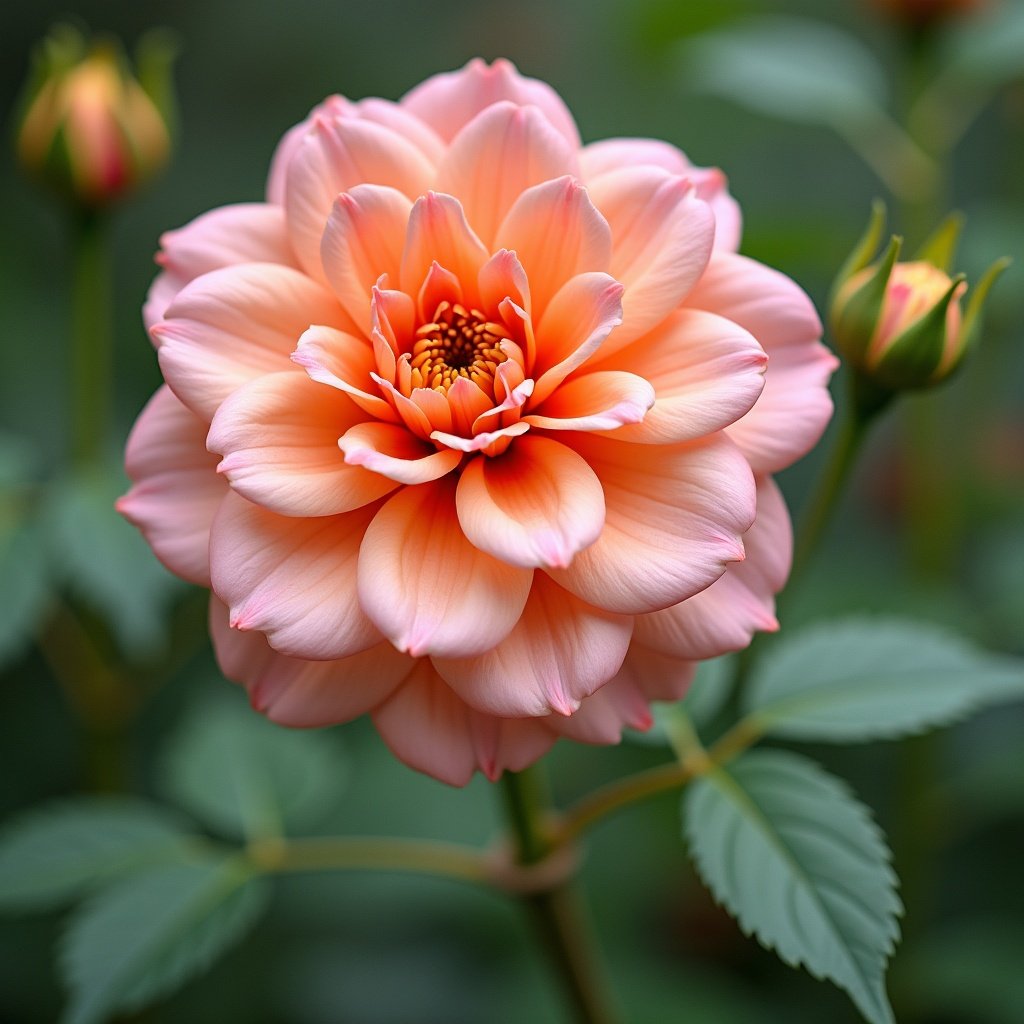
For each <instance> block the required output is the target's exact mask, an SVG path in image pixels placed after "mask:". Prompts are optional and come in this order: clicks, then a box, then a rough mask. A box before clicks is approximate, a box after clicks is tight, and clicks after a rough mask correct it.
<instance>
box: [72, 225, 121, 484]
mask: <svg viewBox="0 0 1024 1024" xmlns="http://www.w3.org/2000/svg"><path fill="white" fill-rule="evenodd" d="M73 245H74V256H73V259H74V267H73V272H72V273H73V277H72V287H71V305H72V308H71V318H72V325H71V338H72V350H71V372H72V389H73V394H72V402H71V408H72V422H71V430H72V456H73V458H74V461H75V464H76V465H79V466H81V465H91V464H93V463H95V462H96V461H98V459H99V458H100V456H101V455H102V453H103V445H104V442H105V440H106V436H107V427H108V420H109V415H110V392H111V386H110V383H111V382H110V377H111V362H112V357H111V293H110V288H111V274H110V253H109V249H108V245H107V221H106V218H105V217H104V215H103V214H102V213H96V212H94V211H90V212H81V213H79V214H78V215H77V217H76V219H75V221H74V241H73Z"/></svg>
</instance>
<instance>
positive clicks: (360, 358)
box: [291, 326, 398, 422]
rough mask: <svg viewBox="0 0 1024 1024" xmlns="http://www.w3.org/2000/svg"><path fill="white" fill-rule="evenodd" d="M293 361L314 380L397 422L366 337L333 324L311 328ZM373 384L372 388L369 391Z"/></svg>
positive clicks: (384, 417)
mask: <svg viewBox="0 0 1024 1024" xmlns="http://www.w3.org/2000/svg"><path fill="white" fill-rule="evenodd" d="M291 360H292V362H293V363H297V364H298V365H299V366H301V367H302V368H303V369H304V370H305V371H306V373H307V374H309V377H310V379H311V380H315V381H317V382H318V383H320V384H328V385H330V386H331V387H332V388H337V389H338V390H339V391H343V392H345V394H346V395H348V396H349V397H350V398H351V399H352V401H354V402H355V403H356V405H358V406H359V407H360V408H361V409H364V410H365V411H366V412H368V413H369V414H370V415H371V416H376V417H377V418H378V419H382V420H391V421H394V422H397V420H398V416H397V414H396V413H395V411H394V409H393V408H392V407H391V406H390V405H389V404H388V403H387V402H385V401H384V399H383V398H381V397H380V393H379V391H378V390H377V385H376V384H375V382H374V380H373V377H372V374H373V372H374V370H375V369H376V366H377V361H376V359H375V358H374V354H373V349H372V348H370V346H369V345H368V344H367V343H366V341H365V340H364V339H363V338H358V337H355V336H354V335H352V334H346V333H345V332H344V331H338V330H335V329H334V328H333V327H320V326H316V327H310V328H309V330H308V331H306V332H305V333H304V334H303V335H302V337H301V338H299V344H298V346H297V347H296V349H295V351H294V352H293V353H292V356H291ZM367 387H371V388H372V389H373V391H367V390H366V389H367Z"/></svg>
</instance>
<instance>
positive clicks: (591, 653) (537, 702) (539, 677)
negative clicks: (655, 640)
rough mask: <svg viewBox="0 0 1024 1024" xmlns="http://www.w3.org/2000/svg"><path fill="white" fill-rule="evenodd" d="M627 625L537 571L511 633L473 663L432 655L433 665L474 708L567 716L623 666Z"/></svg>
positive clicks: (512, 715) (513, 714)
mask: <svg viewBox="0 0 1024 1024" xmlns="http://www.w3.org/2000/svg"><path fill="white" fill-rule="evenodd" d="M631 631H632V620H631V619H630V618H629V617H628V616H622V615H612V614H610V613H609V612H604V611H601V610H600V609H598V608H594V607H592V606H591V605H588V604H586V603H585V602H583V601H581V600H579V598H576V597H573V595H572V594H570V593H568V592H567V591H565V590H563V589H562V588H561V587H559V586H558V585H557V584H556V583H554V582H553V581H552V580H550V579H548V577H547V576H545V575H544V574H543V573H537V574H536V576H535V577H534V582H533V589H532V590H531V591H530V597H529V600H528V601H527V602H526V608H525V610H524V611H523V615H522V617H521V618H520V620H519V621H518V622H517V623H516V626H515V628H514V629H513V630H512V632H511V633H509V635H508V636H507V637H505V639H504V640H502V641H501V643H500V644H498V645H497V646H496V647H494V648H493V649H492V650H490V651H487V652H486V653H484V654H481V655H479V656H478V657H475V658H458V659H443V658H437V657H435V658H434V659H433V661H434V667H435V668H436V669H437V671H438V672H439V673H440V674H441V676H442V677H443V678H444V679H445V681H446V682H447V683H448V684H449V685H450V686H451V687H452V688H453V689H454V690H455V692H456V693H457V694H458V695H459V696H460V697H462V699H463V700H465V701H466V703H467V704H470V705H472V706H473V707H475V708H477V709H478V710H479V711H483V712H486V713H489V714H494V715H500V716H501V717H503V718H523V717H530V716H537V715H548V714H550V713H551V712H552V711H554V712H556V713H557V714H560V715H570V714H572V713H573V712H574V711H575V710H576V709H577V708H578V707H579V704H580V701H581V700H583V699H584V698H585V697H589V696H590V694H592V693H593V692H594V691H595V690H597V689H598V687H600V686H602V685H604V683H606V682H607V681H608V680H609V679H611V678H612V676H614V675H615V673H616V672H617V671H618V669H619V666H620V665H621V664H622V659H623V658H624V657H625V654H626V648H627V647H628V646H629V637H630V633H631Z"/></svg>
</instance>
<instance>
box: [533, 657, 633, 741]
mask: <svg viewBox="0 0 1024 1024" xmlns="http://www.w3.org/2000/svg"><path fill="white" fill-rule="evenodd" d="M633 648H634V645H633V644H630V648H629V650H630V652H632V650H633ZM626 657H627V658H629V654H628V653H627V655H626ZM544 724H545V725H546V726H547V727H548V728H549V729H550V730H551V731H552V732H554V733H556V734H557V735H559V736H567V737H568V738H569V739H573V740H576V741H577V742H579V743H596V744H600V745H602V746H606V745H608V744H614V743H618V742H619V741H620V740H621V739H622V730H623V729H639V730H641V731H644V730H646V729H649V728H650V727H651V725H652V724H653V719H652V718H651V712H650V708H649V706H648V701H647V697H646V696H645V694H644V692H643V690H642V689H641V688H640V686H639V685H638V684H637V683H636V681H635V680H634V679H632V678H630V677H629V676H628V674H627V673H625V672H624V671H623V670H622V669H620V670H619V672H618V673H617V674H616V675H615V677H614V678H612V679H611V680H610V681H609V682H607V683H605V685H604V686H602V687H601V689H599V690H598V691H597V692H596V693H594V694H592V695H591V696H589V697H588V698H587V699H586V700H585V701H583V703H582V704H581V705H580V707H579V710H578V711H576V712H575V713H574V714H572V715H570V716H569V717H568V718H561V717H558V716H555V715H552V716H551V717H550V718H546V719H544Z"/></svg>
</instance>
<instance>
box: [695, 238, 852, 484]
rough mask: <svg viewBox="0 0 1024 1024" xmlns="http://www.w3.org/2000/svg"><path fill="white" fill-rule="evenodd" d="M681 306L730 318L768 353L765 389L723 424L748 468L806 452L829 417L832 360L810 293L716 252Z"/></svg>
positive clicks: (761, 468)
mask: <svg viewBox="0 0 1024 1024" xmlns="http://www.w3.org/2000/svg"><path fill="white" fill-rule="evenodd" d="M686 305H687V306H689V307H692V308H694V309H706V310H709V311H711V312H712V313H718V314H719V315H720V316H724V317H727V318H728V319H730V320H732V321H734V322H735V323H737V324H739V325H740V326H741V327H743V328H745V329H746V330H748V331H750V333H751V334H752V335H753V336H754V337H755V338H757V340H758V341H759V342H760V343H761V345H762V346H763V347H764V349H765V351H766V352H767V353H768V369H767V371H766V373H765V385H764V392H763V393H762V395H761V397H760V398H759V399H758V401H757V404H756V405H755V406H754V407H753V409H751V410H750V412H748V413H747V414H746V416H744V417H743V419H741V420H740V421H739V422H738V423H735V424H733V425H732V426H731V427H729V436H730V437H731V438H733V440H734V441H735V442H736V443H737V444H738V445H739V446H740V448H741V449H742V450H743V453H744V454H745V455H746V456H747V459H748V460H749V461H750V464H751V465H752V466H753V467H754V471H755V472H757V473H773V472H776V471H777V470H780V469H783V468H785V467H786V466H789V465H790V464H791V463H793V462H795V461H796V460H797V459H799V458H801V457H802V456H803V455H805V454H806V453H807V452H808V451H810V449H811V448H812V447H813V446H814V445H815V443H816V442H817V441H818V439H819V438H820V437H821V434H822V432H823V431H824V429H825V427H826V425H827V424H828V421H829V418H830V416H831V415H832V400H831V398H830V397H829V393H828V380H829V377H830V376H831V375H832V373H833V372H834V371H835V369H836V367H837V366H838V361H837V360H836V358H835V356H833V355H832V353H831V352H829V351H828V349H826V348H825V347H824V346H823V345H821V344H820V343H819V340H818V339H819V338H820V337H821V322H820V321H819V319H818V315H817V313H815V311H814V306H813V305H812V304H811V301H810V299H808V298H807V296H806V295H805V294H804V292H803V291H802V290H801V289H800V288H799V287H798V286H797V285H796V284H794V283H793V282H792V281H791V280H790V279H789V278H788V277H786V276H785V275H784V274H780V273H779V272H778V271H775V270H772V269H770V268H769V267H766V266H763V265H762V264H760V263H757V262H755V261H754V260H750V259H747V258H746V257H744V256H736V255H734V254H732V253H716V254H715V256H714V258H713V259H712V260H711V263H710V264H709V265H708V269H707V271H706V273H705V274H704V276H703V277H702V278H701V280H700V282H699V284H698V285H697V287H696V288H695V289H694V290H693V292H692V293H691V294H690V295H689V296H688V298H687V300H686Z"/></svg>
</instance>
